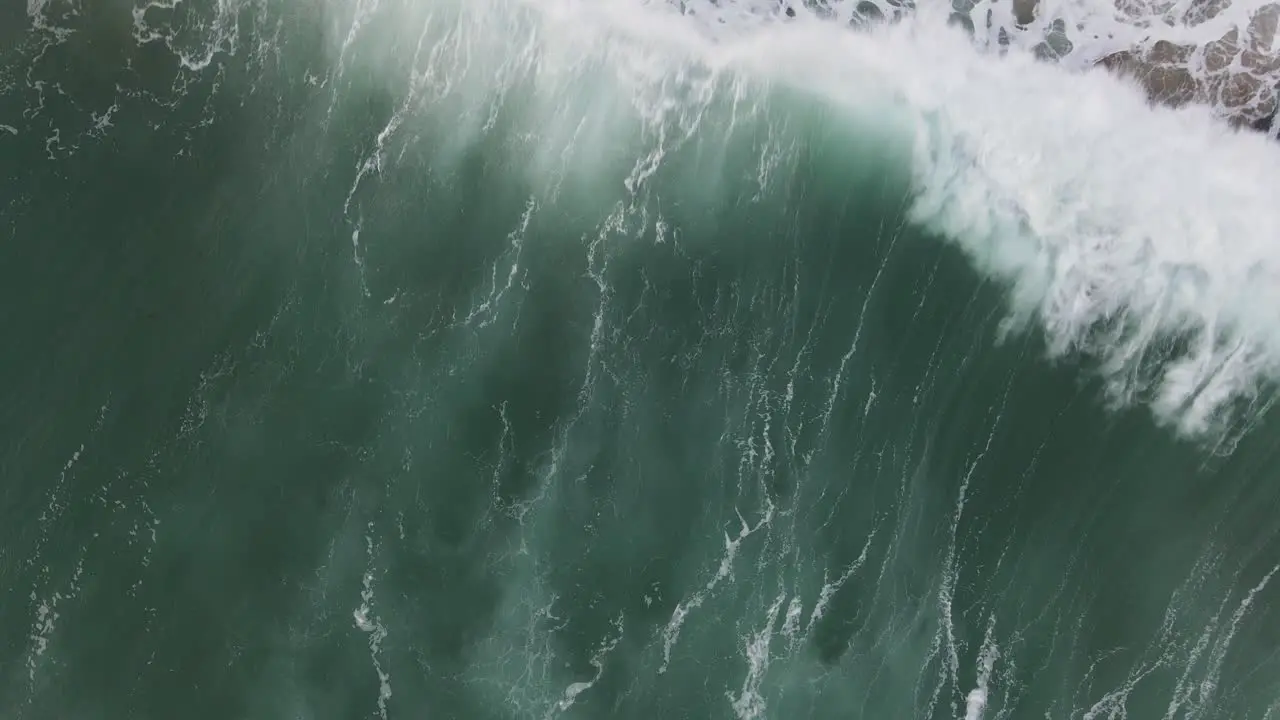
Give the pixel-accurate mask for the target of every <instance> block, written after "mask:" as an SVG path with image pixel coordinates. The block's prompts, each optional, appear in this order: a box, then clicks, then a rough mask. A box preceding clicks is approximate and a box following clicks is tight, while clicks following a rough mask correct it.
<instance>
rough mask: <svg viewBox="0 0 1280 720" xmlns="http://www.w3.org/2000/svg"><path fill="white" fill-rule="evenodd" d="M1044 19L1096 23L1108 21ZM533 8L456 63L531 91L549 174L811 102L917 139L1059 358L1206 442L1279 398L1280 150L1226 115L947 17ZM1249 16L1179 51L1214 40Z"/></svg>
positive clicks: (925, 211) (508, 17) (930, 200)
mask: <svg viewBox="0 0 1280 720" xmlns="http://www.w3.org/2000/svg"><path fill="white" fill-rule="evenodd" d="M1044 2H1045V3H1046V7H1049V8H1057V9H1058V10H1059V11H1065V10H1064V9H1070V10H1072V11H1073V12H1076V16H1077V17H1084V16H1085V15H1087V14H1088V12H1086V11H1087V10H1088V9H1089V8H1090V7H1095V8H1096V7H1101V6H1097V4H1096V3H1095V4H1094V5H1093V6H1090V5H1089V4H1087V3H1084V2H1083V1H1082V0H1079V1H1076V2H1072V3H1068V2H1066V1H1065V0H1063V1H1062V2H1058V3H1056V4H1051V3H1049V0H1044ZM514 3H515V4H514V5H506V4H505V3H502V2H501V0H489V1H487V2H483V1H481V2H475V3H471V4H470V5H468V6H467V7H466V8H464V9H463V10H462V11H461V12H462V17H463V20H462V22H461V23H460V27H461V26H463V25H467V23H468V22H470V25H467V31H466V32H465V33H455V34H454V36H453V37H452V42H453V43H454V48H453V50H451V51H450V52H452V54H453V57H452V60H450V59H449V58H446V57H442V56H441V54H440V53H437V56H436V58H435V59H436V61H437V62H438V63H439V65H438V67H440V68H446V67H448V68H453V69H455V70H458V71H460V72H463V73H476V74H475V75H474V76H473V78H472V79H471V80H462V79H461V77H462V76H461V75H457V74H455V75H452V76H451V82H456V84H457V85H467V84H470V83H472V82H481V83H493V84H494V86H493V87H492V88H490V89H489V90H488V91H480V90H477V89H475V88H472V89H468V90H465V91H462V90H458V89H456V88H455V89H453V90H452V91H451V92H453V93H454V94H455V95H457V96H458V97H463V98H464V99H466V100H468V101H476V99H477V98H479V99H480V101H481V102H482V103H486V104H492V103H495V102H502V100H503V97H504V94H505V93H507V92H509V88H510V87H513V86H517V85H519V84H520V83H531V84H532V87H533V88H535V89H536V97H537V98H538V99H537V101H536V102H535V103H534V104H533V105H532V106H530V107H529V108H528V112H529V113H530V114H531V115H532V116H537V119H536V120H530V121H529V127H530V128H535V130H534V131H535V132H537V133H540V134H542V135H544V136H545V137H544V141H543V142H541V143H536V144H532V145H533V147H536V148H537V149H536V151H535V156H534V157H533V158H532V161H531V166H532V167H531V168H530V171H531V174H536V175H539V176H552V175H563V174H564V173H565V172H568V170H566V167H569V166H577V167H572V168H570V169H571V170H572V171H573V172H585V171H591V170H594V168H595V167H596V166H597V163H599V162H602V161H600V160H598V158H600V157H602V156H605V155H608V154H609V153H617V152H619V148H626V150H627V152H630V151H631V150H633V149H634V147H635V145H634V144H635V143H636V142H640V143H650V144H651V148H650V149H647V150H645V149H642V150H641V155H640V156H639V157H640V159H641V160H642V161H643V162H638V164H637V168H641V169H642V170H643V172H640V173H639V174H637V173H635V172H633V173H632V176H633V179H635V180H637V181H638V182H639V183H641V184H642V183H643V182H644V180H645V178H647V177H649V176H651V175H652V173H653V168H654V167H655V166H656V165H659V164H661V163H662V162H663V161H664V160H665V159H666V158H667V156H668V155H669V153H670V152H673V151H674V150H676V149H678V147H679V146H680V144H681V143H682V142H684V141H685V139H686V138H688V137H692V136H694V135H697V134H698V133H704V134H709V133H717V132H719V133H723V132H724V131H725V128H733V127H734V126H735V122H736V121H735V120H734V119H728V120H723V119H722V120H719V121H717V122H710V121H708V120H707V119H706V117H705V116H706V115H708V114H711V113H716V112H720V113H722V114H723V113H725V112H728V113H751V112H758V110H759V104H760V103H761V102H763V100H762V98H765V97H769V92H770V88H776V87H778V86H788V87H790V88H792V89H799V90H801V91H803V92H806V93H808V94H810V95H812V96H814V97H817V98H819V99H821V100H822V101H824V102H826V103H828V104H830V105H832V106H834V107H837V108H839V109H840V110H841V111H842V112H844V113H845V114H846V117H847V118H848V122H849V123H850V125H851V126H855V127H861V129H862V130H861V131H862V132H863V133H864V134H868V135H875V134H876V133H881V134H883V135H884V136H885V138H886V139H889V138H897V139H898V140H904V141H906V142H907V143H908V144H909V145H910V146H911V148H912V151H911V158H910V164H911V168H910V172H911V175H912V178H913V180H914V186H915V190H916V191H917V193H918V197H917V198H916V200H915V202H914V205H913V206H912V208H911V214H912V217H913V219H914V220H915V221H916V222H918V223H920V224H922V225H924V226H926V227H928V228H930V229H932V230H934V231H936V232H938V233H939V234H940V235H943V236H945V237H946V238H947V239H949V240H951V241H952V242H954V243H955V244H956V245H957V246H958V247H960V248H962V249H963V250H964V251H965V252H966V254H967V255H968V256H969V257H970V259H971V260H972V262H973V264H974V265H975V266H976V267H977V268H978V269H979V270H980V271H982V272H983V273H985V274H987V275H989V276H992V277H994V278H997V279H999V280H1001V281H1003V282H1005V283H1007V285H1008V287H1009V289H1010V291H1009V297H1010V307H1011V314H1010V322H1009V323H1008V326H1007V327H1008V328H1010V329H1012V328H1015V327H1018V326H1019V325H1020V324H1022V323H1025V322H1028V321H1038V323H1039V324H1040V326H1041V327H1042V328H1043V330H1044V332H1045V334H1046V336H1047V338H1048V341H1049V349H1050V353H1051V354H1052V355H1055V356H1062V355H1075V356H1080V355H1083V356H1088V357H1092V358H1093V359H1094V360H1096V361H1097V362H1098V364H1099V366H1100V371H1101V373H1102V376H1103V377H1104V378H1105V380H1106V384H1107V387H1108V389H1109V391H1110V395H1111V398H1112V399H1113V400H1114V401H1115V402H1116V403H1117V404H1134V403H1145V404H1147V405H1148V406H1149V407H1150V408H1151V409H1152V411H1153V412H1154V413H1155V415H1156V416H1157V417H1158V418H1159V419H1160V420H1161V421H1163V422H1167V423H1169V424H1172V425H1175V426H1176V427H1177V428H1178V429H1180V430H1181V431H1183V432H1186V433H1189V434H1195V433H1201V432H1205V431H1208V430H1211V429H1214V428H1218V427H1220V426H1221V423H1223V422H1224V421H1226V420H1228V419H1230V418H1232V417H1233V413H1234V412H1235V411H1236V410H1238V404H1239V403H1241V402H1245V403H1248V402H1253V401H1256V400H1257V399H1258V398H1259V396H1260V394H1261V393H1262V392H1263V389H1264V386H1265V385H1266V384H1267V383H1269V382H1271V381H1273V380H1274V379H1276V378H1280V317H1277V313H1276V310H1275V309H1276V308H1280V148H1277V147H1276V146H1275V145H1274V144H1273V143H1269V142H1268V141H1267V140H1266V139H1265V138H1264V137H1262V136H1261V135H1258V134H1254V133H1241V132H1236V131H1234V130H1232V129H1231V128H1230V127H1229V126H1228V125H1227V124H1226V123H1225V122H1223V121H1222V120H1221V119H1220V117H1217V116H1216V115H1215V112H1213V111H1211V110H1209V109H1206V108H1204V107H1199V106H1193V107H1189V108H1184V109H1181V110H1176V111H1175V110H1172V109H1168V108H1161V107H1152V106H1151V105H1150V103H1149V102H1148V101H1147V99H1146V97H1145V94H1144V92H1143V91H1142V90H1141V89H1140V88H1138V87H1137V86H1136V84H1135V83H1133V82H1130V81H1127V80H1124V79H1122V78H1119V77H1117V76H1115V75H1113V74H1111V73H1108V72H1106V71H1104V70H1101V69H1093V70H1089V71H1082V70H1074V69H1072V68H1071V67H1068V66H1063V65H1060V64H1050V63H1046V62H1039V61H1037V60H1036V59H1035V58H1034V57H1033V56H1032V54H1031V53H1030V52H1027V51H1025V50H1024V49H1020V45H1019V43H1017V42H1011V43H1010V49H1009V50H1008V51H1007V52H1003V53H999V54H997V53H991V52H985V51H984V50H983V49H982V48H981V47H975V44H974V43H973V41H972V40H971V39H970V37H969V36H968V35H967V34H965V33H964V32H963V31H961V30H959V29H956V28H954V27H949V26H948V23H947V20H948V18H947V13H948V12H949V8H948V7H947V6H945V5H943V6H928V7H925V8H922V9H920V10H918V11H917V12H916V13H914V15H912V16H910V17H908V18H907V19H905V20H903V21H902V22H898V23H893V24H888V25H882V26H878V27H877V28H875V29H874V30H872V31H868V32H854V31H851V30H849V29H847V28H846V27H845V25H844V23H840V22H828V21H823V20H821V19H819V18H818V17H817V16H815V15H814V14H812V13H808V12H803V11H802V12H799V13H797V15H798V17H796V18H795V19H787V18H785V17H783V16H782V15H781V14H780V13H779V12H778V11H777V6H776V5H774V4H773V3H772V2H765V1H764V0H758V1H756V0H750V1H743V2H738V3H721V4H719V5H711V4H710V3H706V2H702V3H695V2H692V1H690V0H686V2H685V3H684V10H683V12H682V11H680V10H679V9H674V8H673V7H672V6H670V5H665V4H661V3H648V2H644V1H643V0H597V1H596V2H591V3H586V2H582V1H581V0H514ZM499 6H505V7H506V8H507V10H508V11H506V12H499V11H497V10H495V8H497V7H499ZM836 7H837V9H838V10H839V11H840V12H847V11H848V4H847V3H846V4H839V3H837V4H836ZM1094 14H1095V15H1098V16H1102V15H1104V13H1103V12H1102V11H1101V10H1097V11H1096V12H1095V13H1094ZM1112 14H1113V15H1114V11H1113V12H1112ZM468 17H470V18H471V20H470V21H468V20H467V19H466V18H468ZM1232 17H1234V18H1235V19H1234V20H1232V19H1231V18H1232ZM1241 17H1243V16H1242V15H1240V13H1239V12H1237V13H1236V16H1232V15H1231V14H1230V13H1227V14H1220V15H1219V18H1225V19H1222V20H1219V19H1215V20H1214V23H1216V25H1213V27H1209V28H1208V29H1205V27H1204V26H1205V25H1210V24H1212V23H1202V24H1201V25H1198V26H1194V27H1193V26H1190V25H1183V26H1179V27H1181V28H1182V29H1181V30H1177V29H1176V28H1174V29H1169V30H1168V31H1167V32H1165V33H1164V34H1165V35H1169V36H1177V37H1181V38H1183V39H1187V38H1192V37H1196V35H1195V33H1197V32H1199V33H1201V34H1202V35H1205V36H1206V37H1208V36H1214V33H1218V32H1219V31H1221V30H1222V28H1223V27H1225V26H1226V24H1227V23H1228V20H1230V21H1231V22H1239V21H1240V20H1241ZM477 18H482V19H483V20H477ZM495 18H496V19H495ZM522 18H523V19H522ZM1114 22H1118V21H1114ZM1114 22H1113V24H1114ZM482 25H483V26H486V27H490V29H489V30H488V31H486V30H485V27H481V26H482ZM1095 25H1097V23H1096V22H1095ZM1117 27H1119V26H1117ZM1169 27H1170V28H1173V27H1174V26H1169ZM1196 28H1199V29H1198V30H1197V29H1196ZM486 32H492V33H496V34H499V35H506V37H494V36H492V35H491V36H490V37H487V38H484V39H483V41H482V43H483V47H485V48H499V47H506V48H512V49H511V50H508V51H506V52H507V53H508V55H507V56H503V58H502V59H501V60H497V59H492V58H490V59H486V58H487V56H486V55H484V54H483V53H482V52H480V51H479V50H478V49H477V48H476V47H475V46H470V47H464V44H463V41H464V40H475V39H476V38H478V37H483V36H484V35H485V34H486ZM1024 32H1025V31H1024ZM1136 32H1137V31H1132V30H1131V31H1130V32H1129V35H1127V36H1125V38H1124V40H1125V42H1138V41H1139V40H1140V38H1137V35H1136V34H1135V33H1136ZM1146 32H1147V34H1148V35H1152V33H1155V31H1154V30H1151V28H1149V27H1148V28H1147V30H1146ZM1162 32H1163V31H1162ZM1115 34H1120V33H1119V30H1117V31H1116V33H1115ZM1155 34H1156V35H1158V34H1159V33H1155ZM1152 36H1154V35H1152ZM1028 43H1029V41H1028ZM1028 43H1023V44H1024V45H1025V44H1028ZM979 45H980V44H979ZM1101 47H1102V46H1101V45H1098V46H1095V50H1097V49H1098V48H1101ZM446 54H448V53H446ZM517 54H520V57H519V58H517V57H516V55H517ZM463 60H465V64H464V63H463V62H462V61H463ZM493 68H496V69H498V70H499V72H497V73H496V74H495V73H493V72H489V70H490V69H493ZM437 75H438V76H440V77H443V74H440V73H439V72H438V73H437ZM586 80H590V82H589V83H586ZM584 87H590V88H591V90H592V92H591V93H589V94H584V91H583V89H582V88H584ZM544 91H545V92H544ZM530 92H532V91H530ZM446 94H447V93H446ZM439 97H440V96H437V99H438V98H439ZM444 106H445V104H444V103H440V102H437V103H436V104H435V106H434V107H436V108H443V107H444ZM486 107H487V105H486ZM438 112H443V110H438ZM583 113H585V114H586V115H584V114H583ZM471 114H472V115H473V116H476V118H477V120H478V118H479V117H480V115H481V114H480V113H476V112H474V111H472V113H471ZM483 114H484V115H486V116H489V117H491V115H490V114H489V112H488V111H486V113H483ZM588 115H589V117H588ZM458 125H459V127H460V128H462V129H460V130H459V133H467V134H468V136H469V137H475V133H476V132H482V131H481V130H479V129H478V128H474V127H470V128H469V127H468V126H467V125H466V123H459V124H458ZM637 128H638V129H637ZM637 138H638V140H637ZM641 166H643V167H641ZM627 191H629V192H632V193H636V192H638V189H637V184H636V183H632V184H629V185H628V187H627ZM1175 341H1177V342H1180V343H1181V344H1176V343H1175Z"/></svg>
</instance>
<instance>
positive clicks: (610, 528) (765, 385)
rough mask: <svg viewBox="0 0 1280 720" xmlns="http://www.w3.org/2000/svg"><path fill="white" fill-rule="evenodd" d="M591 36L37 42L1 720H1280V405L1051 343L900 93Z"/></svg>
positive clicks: (406, 12)
mask: <svg viewBox="0 0 1280 720" xmlns="http://www.w3.org/2000/svg"><path fill="white" fill-rule="evenodd" d="M555 7H556V6H554V5H553V4H552V3H550V2H548V3H542V4H540V3H532V2H531V3H517V4H510V5H508V4H502V3H489V2H484V3H476V4H475V5H473V6H469V7H462V6H455V5H454V4H451V3H445V2H440V3H418V4H416V5H414V4H409V5H406V6H403V7H401V6H396V5H393V4H384V5H381V6H379V5H377V4H375V3H368V4H365V5H359V6H352V7H340V6H323V7H321V6H304V5H303V4H300V3H283V2H267V1H266V0H264V1H263V2H261V3H258V4H253V3H245V4H236V3H224V4H222V5H217V6H214V5H212V4H203V5H192V4H188V3H183V4H179V5H177V6H176V7H175V8H172V9H170V8H165V7H161V6H159V5H156V6H153V7H150V8H149V9H147V10H145V11H144V12H142V13H141V14H140V15H135V14H130V13H129V9H128V7H127V6H126V5H122V4H120V3H104V4H101V5H94V6H89V5H85V6H78V5H56V4H54V5H49V6H44V7H38V8H35V9H34V10H32V13H33V14H31V15H29V16H27V17H25V18H24V17H23V16H21V15H18V16H16V18H15V20H14V23H16V26H19V27H21V28H23V29H22V30H20V31H14V30H12V29H6V30H3V31H0V41H2V42H3V47H4V50H3V51H2V53H0V87H2V88H3V95H2V96H0V124H3V125H5V126H7V127H11V128H12V131H11V132H10V131H3V130H0V176H2V177H3V180H2V181H0V182H2V185H0V201H2V204H0V207H2V208H3V209H2V210H0V213H2V216H0V217H2V219H3V232H2V233H0V234H2V235H3V241H2V242H0V293H2V295H0V308H3V310H0V334H2V336H3V338H4V339H5V343H6V346H5V347H6V350H5V351H4V352H3V354H0V401H2V402H0V407H2V408H3V411H2V412H0V476H2V477H3V485H2V486H0V709H3V712H2V713H0V715H2V716H3V717H6V718H77V719H78V718H104V719H115V718H177V717H182V718H192V719H193V720H194V719H198V718H210V719H214V718H217V719H220V720H221V719H228V718H307V719H311V718H316V719H320V718H334V719H338V718H344V719H345V718H365V717H374V718H376V717H382V718H390V717H395V718H410V717H412V718H438V717H443V718H495V719H497V718H526V717H529V718H534V717H536V718H550V717H564V718H613V717H618V718H633V717H634V718H654V717H658V718H666V717H671V718H730V717H740V718H800V717H804V718H973V719H974V720H976V718H979V717H983V716H984V715H983V713H984V712H985V717H988V718H992V717H998V718H1032V717H1035V718H1040V717H1049V718H1120V717H1129V718H1162V717H1168V718H1233V719H1235V718H1241V719H1243V718H1268V717H1272V716H1273V715H1275V714H1277V713H1278V712H1280V710H1278V709H1277V708H1280V681H1277V679H1276V678H1277V677H1280V656H1278V655H1277V650H1276V648H1277V647H1280V615H1277V612H1278V611H1280V597H1277V595H1276V593H1277V591H1278V590H1277V587H1278V586H1277V585H1275V584H1271V583H1270V581H1271V580H1272V575H1273V573H1275V572H1276V568H1277V566H1278V564H1280V540H1278V537H1280V535H1278V533H1280V517H1278V516H1277V513H1276V508H1277V500H1280V477H1278V476H1277V470H1276V457H1277V455H1276V448H1277V444H1276V441H1275V438H1277V437H1280V435H1278V434H1277V433H1280V427H1277V425H1276V419H1275V416H1274V413H1270V412H1268V410H1269V408H1270V398H1271V397H1272V395H1271V393H1272V392H1273V391H1272V389H1271V385H1270V384H1269V381H1267V380H1265V379H1263V380H1257V381H1256V383H1255V384H1253V385H1250V386H1249V387H1250V388H1251V390H1250V392H1249V393H1244V394H1243V395H1242V396H1241V397H1238V398H1235V399H1233V400H1231V401H1230V402H1228V403H1227V405H1228V406H1229V407H1230V408H1231V409H1232V412H1231V413H1225V411H1224V414H1220V415H1215V416H1214V417H1216V418H1218V419H1219V420H1220V422H1217V423H1216V424H1213V425H1212V427H1210V428H1209V430H1206V431H1204V432H1199V433H1196V432H1187V431H1186V429H1187V427H1188V426H1187V424H1186V423H1182V422H1181V419H1182V418H1181V416H1177V417H1171V416H1169V415H1168V414H1166V415H1161V412H1163V410H1162V408H1164V406H1162V405H1160V404H1159V403H1158V402H1156V401H1154V400H1152V401H1151V402H1148V400H1150V398H1152V397H1157V398H1158V397H1159V396H1160V386H1159V385H1158V379H1159V377H1160V375H1161V372H1162V371H1163V369H1165V368H1167V367H1171V366H1173V365H1174V364H1175V363H1176V362H1177V361H1178V360H1179V359H1180V358H1182V357H1184V356H1185V354H1186V353H1187V352H1189V351H1188V350H1187V347H1188V345H1194V343H1195V336H1194V333H1193V330H1194V328H1193V327H1191V326H1189V325H1186V324H1184V325H1183V326H1181V327H1180V328H1178V331H1177V332H1165V331H1164V329H1163V328H1161V329H1160V331H1159V332H1157V333H1155V334H1154V335H1153V336H1152V337H1151V339H1150V341H1149V343H1148V345H1147V346H1144V355H1143V359H1142V363H1141V364H1139V365H1136V366H1132V367H1130V366H1124V367H1121V368H1120V369H1119V370H1116V368H1115V367H1114V365H1113V364H1112V365H1109V364H1108V362H1109V361H1110V360H1114V358H1111V357H1109V356H1108V355H1106V353H1105V352H1103V353H1098V352H1092V351H1091V350H1090V348H1091V347H1093V346H1088V347H1086V346H1085V345H1081V344H1077V345H1074V346H1072V347H1071V348H1068V350H1067V351H1060V350H1061V349H1060V348H1059V342H1058V341H1059V339H1060V338H1059V337H1058V336H1056V335H1055V334H1054V330H1053V327H1054V326H1053V325H1052V323H1050V322H1049V321H1048V320H1046V319H1045V317H1044V316H1043V315H1037V314H1035V313H1031V317H1030V319H1029V320H1027V321H1026V322H1025V323H1021V324H1016V323H1015V324H1010V323H1009V322H1008V321H1009V318H1010V317H1011V313H1012V314H1013V315H1012V316H1014V317H1019V316H1020V315H1019V313H1020V312H1021V311H1022V310H1023V309H1022V308H1020V306H1018V305H1017V303H1016V302H1015V300H1016V298H1017V297H1020V296H1017V295H1013V294H1011V289H1010V288H1011V285H1010V282H1009V281H1008V278H1005V277H1001V276H1000V275H999V274H998V273H996V272H995V271H993V270H992V267H995V266H999V262H997V261H996V260H992V259H991V258H990V257H988V258H987V259H986V260H983V259H982V258H980V257H978V256H976V255H975V254H974V252H973V251H972V249H971V248H968V247H967V246H966V245H965V243H964V241H963V240H961V241H960V242H957V241H956V238H953V237H948V236H947V234H946V232H945V227H946V223H940V222H932V221H928V220H927V219H926V220H922V219H921V218H925V217H926V215H925V214H924V213H923V211H922V210H921V206H920V205H919V204H918V202H917V200H918V198H920V197H921V196H928V193H927V192H924V191H922V189H921V187H920V176H919V173H918V172H917V171H916V170H913V164H912V163H913V159H912V158H913V157H914V154H915V153H917V152H919V145H918V142H917V139H916V137H915V136H914V135H913V134H912V133H911V132H909V129H910V128H912V127H915V125H913V123H916V122H917V121H918V120H919V118H920V117H929V116H928V114H927V113H925V114H923V115H921V114H916V113H913V112H912V111H911V110H910V108H909V107H908V106H905V105H904V104H903V103H902V102H901V97H900V95H898V94H896V93H895V92H894V91H892V88H890V89H889V90H886V91H884V92H879V91H875V92H872V91H871V90H867V91H866V93H865V94H863V95H859V96H858V97H859V98H861V99H860V100H859V101H858V102H853V101H847V102H836V101H834V100H833V99H832V98H833V97H834V96H833V95H831V94H830V93H827V92H824V91H823V88H827V87H828V85H832V86H834V85H839V84H840V83H843V82H848V79H847V78H841V77H839V76H831V77H828V78H825V79H821V82H819V81H818V80H814V81H812V82H808V81H806V82H786V81H784V80H780V79H778V78H777V77H767V76H766V74H762V73H759V72H755V71H749V70H735V69H732V68H729V69H725V68H724V67H717V65H716V62H718V61H714V60H706V59H705V58H704V59H701V60H700V59H699V58H700V57H702V56H699V55H698V53H699V52H700V51H699V50H697V47H698V46H697V45H696V44H692V41H686V39H683V37H682V36H680V35H679V33H675V32H672V33H667V32H654V33H652V35H657V36H662V37H663V38H664V39H663V41H661V42H659V41H655V40H654V39H653V38H652V37H650V36H649V35H645V37H646V38H647V39H644V40H640V39H637V37H639V35H638V34H626V33H622V34H617V33H615V34H613V35H609V34H607V33H605V32H604V31H603V30H600V29H599V27H600V26H599V25H598V24H597V25H592V24H590V23H588V22H586V21H583V22H581V23H578V22H574V21H569V20H564V19H563V18H559V17H557V16H556V15H555V12H553V11H554V10H555ZM73 10H74V11H76V12H72V11H73ZM4 12H8V11H4ZM637 17H639V16H637ZM139 18H140V19H139ZM664 22H665V21H664ZM0 26H3V27H5V28H13V27H15V24H11V23H10V22H9V20H8V19H7V17H6V19H5V20H3V22H0ZM658 27H660V28H661V27H668V26H665V25H663V26H658ZM670 27H675V26H670ZM59 28H67V29H74V30H75V32H73V33H64V32H63V31H62V30H59ZM153 38H159V39H153ZM148 40H150V41H148ZM815 42H816V41H815ZM851 42H856V40H853V41H851ZM664 43H666V44H664ZM815 52H816V50H815ZM184 63H185V64H184ZM783 64H785V63H783ZM833 78H834V79H833ZM860 87H862V88H864V89H865V88H868V87H871V85H869V84H864V85H860ZM939 127H943V128H945V124H944V125H940V126H933V128H934V129H933V130H931V131H930V132H935V133H945V130H941V129H938V128H939ZM1044 131H1045V132H1052V130H1051V129H1045V130H1044ZM926 189H927V188H926ZM957 192H959V191H957ZM954 197H958V196H954ZM979 200H980V198H979ZM1033 220H1034V219H1033ZM1033 220H1029V221H1027V222H1033ZM997 225H998V223H997ZM1021 287H1022V289H1023V291H1026V287H1025V286H1021ZM1011 298H1014V299H1011ZM1111 320H1114V318H1111ZM1104 324H1105V323H1104ZM1240 332H1242V333H1243V332H1246V331H1240ZM1090 337H1091V338H1094V339H1097V338H1101V340H1098V342H1103V341H1105V340H1107V338H1108V337H1113V339H1114V338H1119V340H1123V339H1124V337H1127V336H1108V335H1106V334H1105V333H1103V334H1101V335H1098V336H1096V337H1095V336H1090ZM1246 339H1248V338H1246ZM1119 340H1116V342H1117V343H1118V344H1117V346H1119ZM1107 347H1109V346H1107ZM1081 348H1084V349H1081ZM1104 349H1105V348H1104ZM1233 357H1234V356H1233ZM1130 375H1132V376H1133V377H1138V376H1141V377H1142V378H1145V379H1146V380H1147V381H1149V382H1148V384H1146V385H1142V386H1141V387H1138V386H1136V385H1126V386H1125V388H1127V389H1128V390H1132V391H1133V395H1132V396H1125V395H1124V393H1120V394H1119V395H1117V392H1116V388H1117V387H1118V385H1117V383H1118V381H1117V377H1118V376H1123V377H1124V378H1128V377H1130ZM1215 377H1216V376H1215ZM1120 384H1121V385H1123V383H1120ZM1135 388H1136V389H1135ZM1197 397H1199V396H1197ZM1198 402H1199V400H1198V399H1196V398H1192V399H1191V400H1189V401H1188V403H1184V404H1183V405H1182V406H1181V407H1182V409H1183V410H1186V409H1187V408H1189V407H1192V406H1195V407H1200V406H1199V405H1196V403H1198ZM1152 403H1155V404H1154V405H1153V404H1152ZM1153 407H1154V408H1155V410H1153V409H1152V408H1153ZM1188 412H1190V411H1188Z"/></svg>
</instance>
